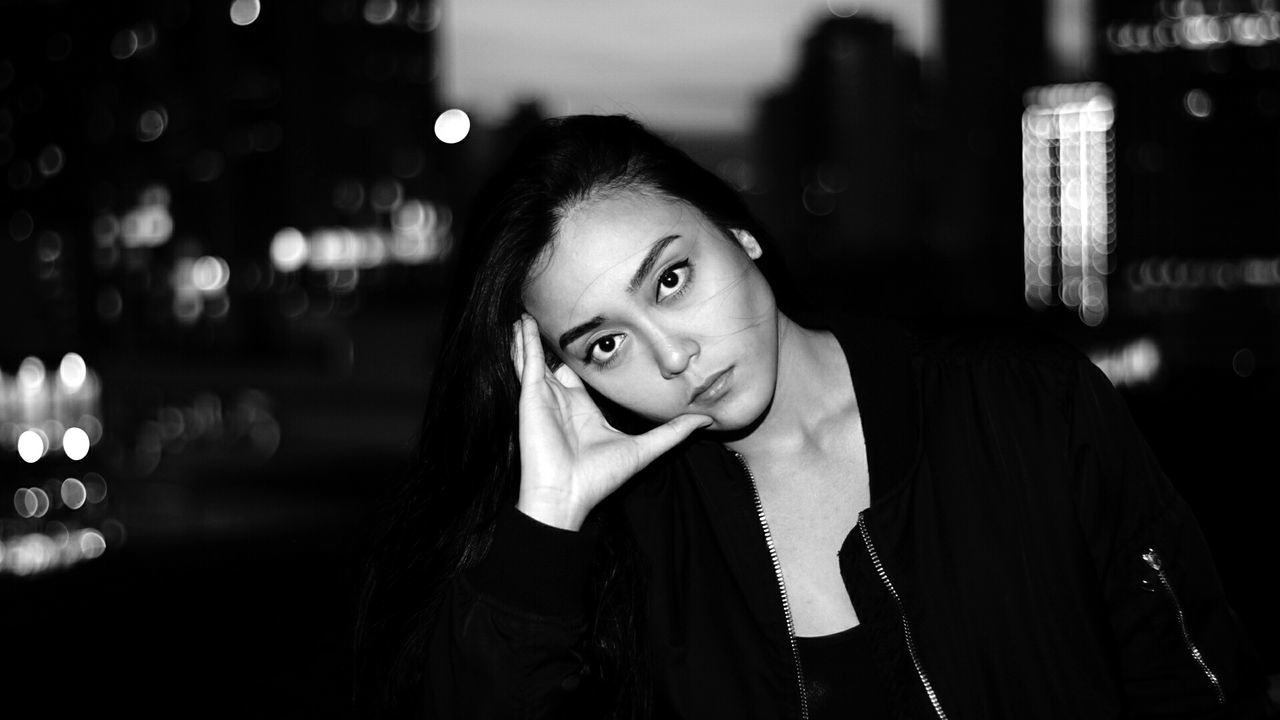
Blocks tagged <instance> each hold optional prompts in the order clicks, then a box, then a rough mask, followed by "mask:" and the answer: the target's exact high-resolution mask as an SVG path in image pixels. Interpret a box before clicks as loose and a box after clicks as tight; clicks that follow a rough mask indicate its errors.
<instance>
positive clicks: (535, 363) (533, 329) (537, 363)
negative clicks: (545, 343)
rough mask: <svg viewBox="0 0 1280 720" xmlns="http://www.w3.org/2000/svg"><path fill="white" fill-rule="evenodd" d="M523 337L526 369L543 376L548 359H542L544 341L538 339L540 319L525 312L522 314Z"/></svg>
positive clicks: (537, 375) (527, 371)
mask: <svg viewBox="0 0 1280 720" xmlns="http://www.w3.org/2000/svg"><path fill="white" fill-rule="evenodd" d="M520 328H521V331H522V332H521V337H522V338H523V340H524V343H523V347H524V371H525V372H526V373H535V374H534V375H533V377H542V371H543V370H544V369H545V368H546V361H544V360H543V359H542V341H541V340H539V339H538V321H537V320H534V319H533V316H532V315H530V314H528V313H525V314H523V315H521V316H520Z"/></svg>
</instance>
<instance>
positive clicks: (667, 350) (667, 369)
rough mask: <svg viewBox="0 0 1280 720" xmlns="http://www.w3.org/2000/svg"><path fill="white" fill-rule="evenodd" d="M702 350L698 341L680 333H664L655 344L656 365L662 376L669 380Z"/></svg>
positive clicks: (686, 366)
mask: <svg viewBox="0 0 1280 720" xmlns="http://www.w3.org/2000/svg"><path fill="white" fill-rule="evenodd" d="M701 351H702V348H701V347H699V345H698V341H696V340H694V339H693V338H691V337H687V336H681V335H666V336H664V337H662V338H660V340H659V342H658V344H657V355H658V367H659V368H660V369H661V370H662V377H664V378H666V379H668V380H670V379H671V378H673V377H676V376H677V375H679V374H680V373H683V372H684V371H685V370H687V369H688V368H689V363H690V362H692V361H693V359H694V358H695V357H697V355H698V353H699V352H701Z"/></svg>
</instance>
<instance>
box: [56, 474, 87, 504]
mask: <svg viewBox="0 0 1280 720" xmlns="http://www.w3.org/2000/svg"><path fill="white" fill-rule="evenodd" d="M59 495H61V497H62V504H63V505H66V506H67V507H69V508H71V509H72V510H79V509H80V508H81V507H83V506H84V502H85V500H87V499H88V497H89V492H88V490H86V489H85V487H84V483H82V482H80V480H78V479H77V478H73V477H70V478H67V479H66V480H63V481H62V485H61V487H60V488H59Z"/></svg>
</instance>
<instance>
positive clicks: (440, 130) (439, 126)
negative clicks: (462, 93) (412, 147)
mask: <svg viewBox="0 0 1280 720" xmlns="http://www.w3.org/2000/svg"><path fill="white" fill-rule="evenodd" d="M469 132H471V118H469V117H467V114H466V113H464V112H462V111H461V110H459V109H457V108H454V109H452V110H445V111H444V112H442V113H440V117H438V118H436V137H437V138H439V139H440V142H442V143H446V144H448V145H453V144H454V143H458V142H462V140H463V138H465V137H466V136H467V133H469Z"/></svg>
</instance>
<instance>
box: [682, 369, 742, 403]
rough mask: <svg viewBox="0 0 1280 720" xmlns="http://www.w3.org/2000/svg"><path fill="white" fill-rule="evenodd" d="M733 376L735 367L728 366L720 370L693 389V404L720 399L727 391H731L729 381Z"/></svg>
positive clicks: (691, 401)
mask: <svg viewBox="0 0 1280 720" xmlns="http://www.w3.org/2000/svg"><path fill="white" fill-rule="evenodd" d="M732 378H733V368H732V367H730V368H726V369H724V370H721V371H720V372H718V373H716V374H715V375H712V376H711V377H709V378H707V381H706V382H704V383H702V384H701V385H699V386H698V387H697V389H695V390H694V391H693V397H692V398H691V399H690V400H689V402H690V403H692V404H697V403H710V402H715V401H716V400H719V399H720V398H721V397H723V396H724V394H725V393H727V392H729V381H730V380H731V379H732Z"/></svg>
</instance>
